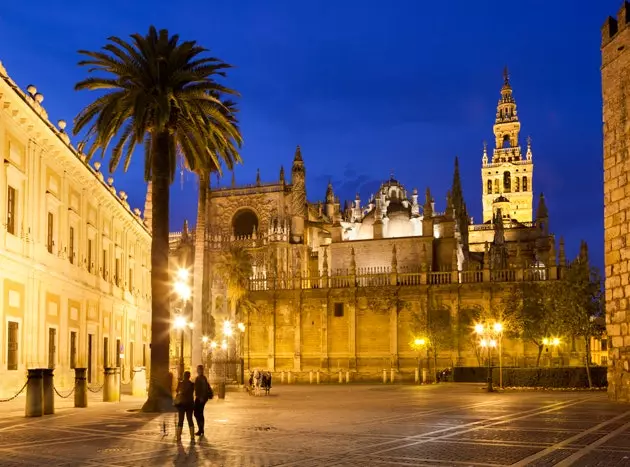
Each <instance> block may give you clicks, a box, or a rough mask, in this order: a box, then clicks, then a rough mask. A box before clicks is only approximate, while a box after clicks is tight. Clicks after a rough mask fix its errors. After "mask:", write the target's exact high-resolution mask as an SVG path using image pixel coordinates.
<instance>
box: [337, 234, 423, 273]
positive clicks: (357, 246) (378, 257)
mask: <svg viewBox="0 0 630 467" xmlns="http://www.w3.org/2000/svg"><path fill="white" fill-rule="evenodd" d="M394 245H396V259H397V262H398V268H399V269H400V270H401V271H402V270H404V269H405V268H409V269H418V268H419V267H420V265H421V264H427V263H428V264H431V262H432V255H433V252H432V250H433V237H426V238H425V237H407V238H388V239H382V240H357V241H353V242H340V243H333V244H331V246H330V256H329V260H328V261H329V264H330V267H331V271H336V270H348V269H350V263H351V261H352V254H351V252H350V250H351V249H352V248H354V256H355V264H356V267H357V268H358V269H361V268H379V267H388V268H389V267H390V266H391V265H392V256H393V249H394Z"/></svg>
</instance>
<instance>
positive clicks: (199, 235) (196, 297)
mask: <svg viewBox="0 0 630 467" xmlns="http://www.w3.org/2000/svg"><path fill="white" fill-rule="evenodd" d="M207 195H208V174H207V173H205V172H201V173H199V200H198V204H197V225H196V227H195V265H194V272H193V287H194V290H193V319H192V321H193V323H194V327H193V329H192V367H193V368H196V367H197V365H200V364H201V362H202V346H201V335H202V334H203V318H202V315H203V281H204V267H203V266H204V255H205V245H206V197H207Z"/></svg>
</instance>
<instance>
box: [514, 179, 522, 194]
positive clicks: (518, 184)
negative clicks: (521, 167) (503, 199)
mask: <svg viewBox="0 0 630 467" xmlns="http://www.w3.org/2000/svg"><path fill="white" fill-rule="evenodd" d="M514 182H515V185H514V191H515V192H517V193H518V192H519V191H520V189H521V179H520V178H519V177H516V178H514Z"/></svg>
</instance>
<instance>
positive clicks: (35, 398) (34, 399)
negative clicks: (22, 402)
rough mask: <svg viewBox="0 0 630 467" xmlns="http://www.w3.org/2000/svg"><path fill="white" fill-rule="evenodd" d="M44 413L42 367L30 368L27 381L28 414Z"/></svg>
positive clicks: (36, 415) (32, 415)
mask: <svg viewBox="0 0 630 467" xmlns="http://www.w3.org/2000/svg"><path fill="white" fill-rule="evenodd" d="M42 415H44V374H43V371H42V370H41V369H40V368H36V369H33V370H28V380H27V383H26V416H27V417H41V416H42Z"/></svg>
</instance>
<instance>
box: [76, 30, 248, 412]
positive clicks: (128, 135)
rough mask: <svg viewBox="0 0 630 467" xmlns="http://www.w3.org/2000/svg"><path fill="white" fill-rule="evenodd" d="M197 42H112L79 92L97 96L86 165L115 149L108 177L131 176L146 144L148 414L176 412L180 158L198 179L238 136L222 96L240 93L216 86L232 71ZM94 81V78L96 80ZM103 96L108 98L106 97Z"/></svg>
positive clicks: (86, 114)
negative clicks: (173, 348)
mask: <svg viewBox="0 0 630 467" xmlns="http://www.w3.org/2000/svg"><path fill="white" fill-rule="evenodd" d="M205 52H207V50H206V49H204V48H202V47H200V46H199V45H197V43H196V42H195V41H185V42H182V41H180V39H179V36H178V35H172V36H171V35H170V34H169V32H168V31H167V30H166V29H162V30H160V31H159V32H158V31H157V30H156V28H155V27H154V26H151V27H150V28H149V31H148V33H147V34H146V35H141V34H133V35H132V36H131V40H130V41H124V40H122V39H120V38H118V37H110V38H109V39H108V43H107V44H106V45H105V46H104V47H103V48H102V50H100V51H87V50H81V51H79V53H80V54H82V55H84V56H85V57H86V58H85V59H84V60H81V61H80V62H79V65H81V66H87V67H88V73H89V75H90V76H89V77H88V78H86V79H84V80H83V81H81V82H79V83H77V84H76V86H75V89H76V90H91V91H99V94H100V95H99V97H97V98H96V99H95V100H94V101H93V102H92V103H91V104H89V105H88V106H87V107H86V108H84V109H83V110H82V111H81V112H80V113H79V114H78V115H77V117H76V118H75V126H74V134H75V135H76V134H78V133H80V132H81V131H83V130H84V129H87V131H86V133H85V137H84V142H86V143H88V145H87V146H86V147H87V153H86V154H87V157H88V158H91V157H92V156H93V155H94V154H95V153H96V152H97V151H99V150H100V153H101V155H102V156H103V155H104V154H105V152H106V150H107V149H108V148H109V146H110V144H111V143H112V142H113V141H115V143H114V145H113V148H112V152H111V157H110V161H109V170H110V171H111V172H113V171H115V170H116V168H117V167H118V165H119V164H120V162H122V163H123V169H124V170H127V168H128V167H129V163H130V161H131V158H132V155H133V153H134V149H135V148H136V146H137V145H138V144H142V143H144V173H145V179H146V180H147V181H151V184H152V190H153V193H152V194H153V217H152V234H153V237H152V242H151V301H152V303H151V318H152V321H151V378H150V384H149V397H148V400H147V401H146V403H145V404H144V406H143V410H144V411H149V412H156V411H165V410H171V408H172V394H171V391H170V387H169V374H168V365H169V344H170V342H169V327H170V309H169V298H170V297H169V295H170V280H169V270H168V251H169V248H168V233H169V222H168V221H169V198H170V193H169V189H170V185H171V183H172V182H173V178H174V175H175V169H176V165H177V158H178V157H181V158H183V161H184V163H185V165H186V167H187V168H188V169H189V170H192V171H198V170H203V169H204V168H208V167H215V168H218V167H221V163H222V162H223V161H224V160H225V154H224V153H222V152H220V151H217V148H216V146H215V145H214V141H216V140H217V138H220V137H228V138H230V139H232V140H234V141H237V142H239V143H240V134H239V132H238V129H237V128H235V127H234V124H233V121H232V120H231V119H230V118H228V116H229V113H230V112H229V110H228V109H226V106H225V105H224V103H223V101H222V96H224V95H236V92H235V91H233V90H231V89H229V88H227V87H225V86H223V85H221V84H220V83H218V82H217V81H216V78H217V77H218V76H222V75H223V74H224V73H225V70H226V69H228V68H229V67H230V66H229V65H228V64H226V63H224V62H222V61H221V60H219V59H217V58H213V57H207V56H204V54H205ZM93 73H96V74H93ZM103 91H105V92H104V93H103Z"/></svg>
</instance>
